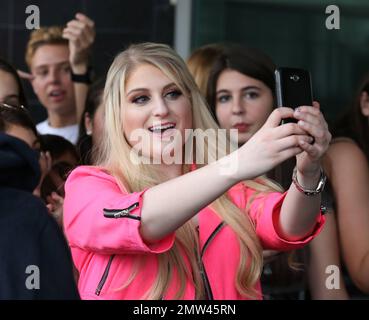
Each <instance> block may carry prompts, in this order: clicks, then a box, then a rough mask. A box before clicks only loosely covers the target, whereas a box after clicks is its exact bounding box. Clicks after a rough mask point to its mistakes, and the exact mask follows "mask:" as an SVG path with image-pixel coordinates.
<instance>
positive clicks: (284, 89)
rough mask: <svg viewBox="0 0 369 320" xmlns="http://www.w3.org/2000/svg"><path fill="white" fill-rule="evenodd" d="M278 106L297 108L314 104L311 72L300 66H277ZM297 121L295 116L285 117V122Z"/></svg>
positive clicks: (283, 121) (275, 73)
mask: <svg viewBox="0 0 369 320" xmlns="http://www.w3.org/2000/svg"><path fill="white" fill-rule="evenodd" d="M274 75H275V84H276V95H277V106H278V107H288V108H292V109H296V108H297V107H300V106H312V105H313V92H312V86H311V77H310V73H309V71H307V70H304V69H298V68H285V67H283V68H277V69H276V70H275V72H274ZM288 122H297V120H296V119H294V118H289V119H283V120H282V124H283V123H288Z"/></svg>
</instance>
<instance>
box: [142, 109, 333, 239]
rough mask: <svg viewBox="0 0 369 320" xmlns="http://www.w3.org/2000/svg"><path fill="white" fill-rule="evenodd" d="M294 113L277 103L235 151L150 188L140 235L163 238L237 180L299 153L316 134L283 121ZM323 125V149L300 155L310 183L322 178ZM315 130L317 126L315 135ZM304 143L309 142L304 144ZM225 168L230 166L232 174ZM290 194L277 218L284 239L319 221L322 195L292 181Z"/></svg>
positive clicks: (296, 236)
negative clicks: (303, 189)
mask: <svg viewBox="0 0 369 320" xmlns="http://www.w3.org/2000/svg"><path fill="white" fill-rule="evenodd" d="M292 116H293V110H292V109H289V108H278V109H277V110H275V111H273V112H272V114H271V115H270V116H269V118H268V120H267V122H266V123H265V125H264V126H263V127H262V128H261V129H260V130H259V131H258V132H257V133H256V134H255V135H254V136H253V137H252V138H251V139H250V140H249V141H248V142H247V143H246V144H244V145H243V146H242V147H241V148H239V149H238V150H237V151H235V152H233V153H231V154H230V155H228V156H226V157H224V158H223V159H221V160H219V161H217V162H214V163H213V164H211V165H208V166H206V167H203V168H201V169H199V170H196V171H194V172H191V173H189V174H186V175H184V176H181V177H178V178H175V179H173V180H170V181H168V182H166V183H163V184H160V185H157V186H155V187H153V188H150V189H149V190H148V191H147V192H146V193H145V194H144V201H143V207H142V213H141V219H142V220H141V235H142V237H143V238H144V239H145V240H146V241H149V242H150V241H156V240H158V239H161V238H162V237H164V236H165V235H167V234H169V233H171V232H173V231H174V230H176V229H177V228H178V227H180V226H181V225H182V224H183V223H185V222H186V221H187V220H189V219H190V218H192V217H193V216H194V215H195V214H196V213H197V212H198V211H199V210H200V209H201V208H203V207H205V206H206V205H208V204H210V203H211V202H213V201H214V200H215V199H216V198H218V197H219V196H220V195H222V194H223V193H224V192H226V191H227V190H228V189H229V188H230V187H231V186H233V185H234V184H236V183H238V182H240V181H242V180H249V179H253V178H255V177H258V176H260V175H262V174H264V173H265V172H267V171H269V170H270V169H271V168H273V167H275V166H276V165H278V164H279V163H281V162H283V161H284V160H286V159H288V158H290V157H292V156H295V155H297V154H299V153H301V152H302V150H303V149H302V147H301V142H302V141H304V142H305V143H306V144H308V143H309V142H311V139H312V138H311V137H309V136H308V135H307V134H306V133H307V132H306V131H305V130H304V129H302V128H301V127H300V126H299V125H297V124H293V123H291V124H286V125H282V126H279V124H280V122H281V119H282V118H288V117H292ZM323 120H324V119H323ZM325 125H326V124H325V122H324V123H323V122H322V123H321V126H323V127H322V128H320V130H321V131H322V132H323V134H324V137H323V136H322V137H316V138H315V139H316V141H317V142H319V143H320V145H319V152H317V153H316V154H315V158H314V159H313V160H315V162H314V161H312V160H311V159H309V158H308V157H306V156H305V157H302V158H301V159H302V160H300V163H301V168H302V169H303V170H305V171H303V172H304V175H300V176H299V178H300V181H301V182H302V183H304V185H305V186H306V187H309V184H311V186H313V185H315V184H316V183H317V181H318V178H319V177H317V176H316V172H318V173H319V174H320V171H319V170H320V165H319V159H320V156H321V154H322V153H324V151H325V149H326V147H327V145H328V142H327V141H326V139H327V138H329V137H328V135H329V133H327V132H328V131H327V128H326V127H325ZM318 126H319V125H318ZM319 133H320V132H319ZM315 134H316V132H315V131H314V132H313V134H312V135H314V136H315ZM303 146H304V148H306V149H307V148H308V147H307V146H306V145H305V144H303ZM314 152H316V151H315V148H314V151H313V153H314ZM224 168H229V169H230V170H228V174H227V170H224ZM231 169H234V170H231ZM309 169H310V170H311V171H309ZM316 169H317V170H318V171H316ZM310 173H311V176H310V175H309V174H310ZM287 197H288V199H287ZM287 197H286V199H285V201H284V202H286V201H287V203H286V204H285V203H284V204H283V207H282V212H281V215H280V219H279V220H280V221H279V222H277V223H278V226H279V229H280V231H281V234H282V235H283V236H284V237H285V238H286V239H291V240H295V239H302V238H304V237H305V236H306V235H308V234H309V232H312V230H313V228H314V226H315V225H316V221H317V217H318V214H319V212H320V210H319V206H320V196H316V197H314V198H311V197H307V196H305V195H303V194H301V193H300V192H299V191H297V189H295V187H294V186H291V188H290V190H289V192H288V195H287Z"/></svg>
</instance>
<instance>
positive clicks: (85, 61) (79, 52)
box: [63, 13, 95, 123]
mask: <svg viewBox="0 0 369 320" xmlns="http://www.w3.org/2000/svg"><path fill="white" fill-rule="evenodd" d="M63 37H64V38H65V39H68V40H69V51H70V56H69V60H70V64H71V68H72V72H73V73H74V74H76V75H84V74H86V72H87V71H88V67H89V56H90V53H91V47H92V45H93V43H94V40H95V24H94V22H93V21H92V20H91V19H90V18H88V17H87V16H85V15H84V14H82V13H77V14H76V17H75V19H74V20H72V21H69V22H68V24H67V26H66V28H65V29H64V30H63ZM88 88H89V84H88V83H83V82H74V91H75V97H76V115H77V121H78V123H79V122H80V121H81V118H82V116H83V110H84V107H85V102H86V97H87V92H88Z"/></svg>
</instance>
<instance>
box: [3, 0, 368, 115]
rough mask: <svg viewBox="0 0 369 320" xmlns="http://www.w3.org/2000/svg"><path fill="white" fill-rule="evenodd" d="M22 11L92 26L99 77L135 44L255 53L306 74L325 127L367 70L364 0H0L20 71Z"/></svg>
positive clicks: (7, 41) (36, 110) (7, 48)
mask: <svg viewBox="0 0 369 320" xmlns="http://www.w3.org/2000/svg"><path fill="white" fill-rule="evenodd" d="M28 5H37V6H38V7H39V9H40V22H41V25H42V26H44V25H45V26H47V25H65V24H66V23H67V22H68V21H69V20H71V19H72V18H73V17H74V14H75V13H76V12H83V13H85V14H87V15H88V16H89V17H90V18H92V19H93V20H94V21H95V24H96V40H95V45H94V51H93V56H92V65H93V67H94V69H95V73H96V74H97V75H102V74H103V73H105V72H106V71H107V69H108V67H109V65H110V63H111V62H112V60H113V58H114V56H115V54H117V53H118V52H119V51H121V50H122V49H124V48H125V47H126V46H127V45H129V44H130V43H135V42H141V41H153V42H162V43H167V44H169V45H171V46H173V47H174V48H175V49H176V50H177V51H178V52H179V53H180V55H181V56H182V57H183V58H187V57H188V56H189V54H190V52H191V51H192V50H193V49H195V48H197V47H199V46H202V45H204V44H207V43H213V42H234V43H240V44H244V45H247V46H251V47H257V48H259V49H261V50H263V51H265V52H266V53H267V54H269V55H270V56H271V57H272V58H273V59H274V61H275V62H276V64H277V65H278V66H291V67H300V68H305V69H308V70H309V71H310V72H311V75H312V82H313V91H314V98H315V99H316V100H318V101H320V102H321V105H322V109H323V112H324V113H325V115H326V117H327V118H328V120H330V121H333V120H334V119H335V118H336V117H337V116H338V115H339V113H340V112H341V111H343V110H344V108H345V106H346V105H347V104H348V103H349V101H350V99H351V97H352V96H353V94H354V89H355V87H356V86H357V84H358V82H359V81H360V79H361V78H362V77H363V76H364V74H366V73H367V72H368V71H369V1H368V0H340V1H324V0H257V1H256V0H132V1H131V0H63V1H50V0H30V1H27V0H0V43H1V46H0V56H2V57H4V58H6V59H7V60H9V61H10V62H11V63H12V64H13V65H15V66H16V67H17V68H18V69H21V70H27V68H26V64H25V61H24V52H25V46H26V42H27V39H28V37H29V33H30V32H31V30H28V29H27V28H26V26H25V21H26V19H27V17H28V16H29V14H26V13H25V10H26V8H27V6H28ZM328 5H336V6H338V7H339V9H340V29H339V30H328V29H327V28H326V25H325V22H326V19H327V18H328V17H329V14H326V13H325V12H326V7H327V6H328ZM25 88H26V92H27V96H28V98H29V101H30V103H31V110H32V113H33V115H34V117H35V119H36V120H37V121H41V120H43V119H44V118H46V113H45V111H44V109H43V108H42V107H41V106H40V105H39V104H38V102H37V100H36V98H35V96H34V95H33V93H32V90H31V87H30V85H29V84H28V83H25Z"/></svg>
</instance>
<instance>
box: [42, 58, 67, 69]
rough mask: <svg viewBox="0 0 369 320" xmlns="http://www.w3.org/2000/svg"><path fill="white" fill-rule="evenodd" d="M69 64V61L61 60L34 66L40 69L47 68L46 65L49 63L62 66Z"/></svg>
mask: <svg viewBox="0 0 369 320" xmlns="http://www.w3.org/2000/svg"><path fill="white" fill-rule="evenodd" d="M64 64H65V65H67V64H68V65H69V61H67V60H66V61H62V62H58V63H52V64H40V65H39V66H36V67H35V70H38V69H42V68H47V67H49V66H50V65H52V66H54V65H55V66H62V65H64Z"/></svg>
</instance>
